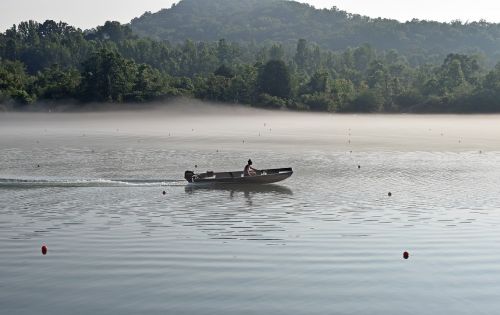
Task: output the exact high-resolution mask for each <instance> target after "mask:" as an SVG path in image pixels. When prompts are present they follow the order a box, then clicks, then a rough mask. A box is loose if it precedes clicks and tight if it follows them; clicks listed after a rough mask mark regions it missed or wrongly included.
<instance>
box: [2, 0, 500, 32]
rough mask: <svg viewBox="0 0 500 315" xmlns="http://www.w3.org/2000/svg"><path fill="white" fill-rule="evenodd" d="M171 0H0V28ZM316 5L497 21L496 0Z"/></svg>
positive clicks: (119, 17) (75, 21) (125, 18)
mask: <svg viewBox="0 0 500 315" xmlns="http://www.w3.org/2000/svg"><path fill="white" fill-rule="evenodd" d="M234 1H238V0H234ZM174 2H177V1H174V0H84V1H82V0H80V1H74V0H0V30H1V31H4V30H5V29H7V28H9V27H11V26H12V25H13V24H17V23H19V22H20V21H26V20H30V19H31V20H36V21H44V20H46V19H52V20H56V21H60V20H62V21H65V22H67V23H68V24H70V25H74V26H77V27H80V28H82V29H88V28H93V27H95V26H97V25H102V24H103V23H104V22H105V21H106V20H115V21H120V22H122V23H127V22H129V21H130V20H131V19H132V18H134V17H138V16H140V15H142V14H143V13H144V12H146V11H151V12H156V11H158V10H160V9H162V8H169V7H170V6H171V5H172V3H174ZM300 2H307V3H309V4H311V5H314V6H315V7H317V8H331V7H333V6H336V7H338V8H339V9H342V10H346V11H348V12H350V13H357V14H362V15H368V16H371V17H385V18H393V19H397V20H400V21H406V20H411V19H413V18H418V19H422V20H423V19H427V20H436V21H446V22H449V21H452V20H462V21H478V20H481V19H484V20H487V21H489V22H500V1H498V0H474V1H472V0H377V1H374V0H301V1H300Z"/></svg>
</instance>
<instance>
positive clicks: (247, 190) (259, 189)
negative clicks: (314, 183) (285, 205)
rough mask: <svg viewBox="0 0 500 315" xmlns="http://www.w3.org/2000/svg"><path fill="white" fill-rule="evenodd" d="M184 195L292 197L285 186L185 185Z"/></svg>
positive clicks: (291, 193) (289, 190)
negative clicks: (217, 194)
mask: <svg viewBox="0 0 500 315" xmlns="http://www.w3.org/2000/svg"><path fill="white" fill-rule="evenodd" d="M185 191H186V193H188V194H193V193H196V192H201V193H206V192H209V191H228V192H230V194H229V196H230V197H231V198H232V197H233V196H234V194H235V193H238V192H243V193H244V194H245V197H247V196H250V195H251V194H276V195H293V192H292V190H291V189H290V188H288V187H286V186H281V185H276V184H271V185H234V184H233V185H231V184H228V185H224V184H219V185H186V188H185Z"/></svg>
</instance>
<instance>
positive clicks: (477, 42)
mask: <svg viewBox="0 0 500 315" xmlns="http://www.w3.org/2000/svg"><path fill="white" fill-rule="evenodd" d="M130 25H131V27H132V29H133V30H134V31H135V32H136V33H137V34H139V35H141V36H147V37H152V38H155V39H162V40H168V41H171V42H182V41H184V40H186V39H192V40H195V41H214V40H218V39H220V38H225V39H226V40H229V41H237V42H257V43H261V42H265V41H276V42H282V43H290V44H295V43H296V41H297V39H299V38H304V39H307V40H308V41H310V42H315V43H317V44H318V45H320V46H321V47H323V48H327V49H332V50H343V49H345V48H347V47H358V46H360V45H362V44H365V43H368V44H370V45H372V46H373V47H375V48H377V49H381V50H387V49H396V50H398V51H399V52H400V53H403V54H405V55H407V56H412V58H413V59H414V60H417V61H418V59H419V57H418V56H424V55H427V56H426V59H428V57H429V56H428V55H429V54H434V55H437V56H439V57H442V56H444V55H445V54H448V53H450V52H457V53H468V54H471V53H479V54H485V55H486V56H487V57H489V58H490V59H495V60H498V59H499V57H500V55H499V53H498V52H499V51H500V25H499V24H490V23H486V22H474V23H467V24H464V23H462V22H459V21H457V22H453V23H439V22H432V21H420V20H413V21H411V22H406V23H400V22H398V21H395V20H389V19H372V18H369V17H366V16H360V15H356V14H351V13H347V12H345V11H341V10H339V9H337V8H332V9H329V10H326V9H323V10H319V9H315V8H314V7H312V6H310V5H307V4H302V3H298V2H292V1H283V0H240V1H234V0H182V1H181V2H180V3H179V4H177V5H174V6H172V7H171V8H170V9H164V10H161V11H159V12H157V13H146V14H144V15H143V16H141V17H139V18H136V19H134V20H132V22H131V24H130Z"/></svg>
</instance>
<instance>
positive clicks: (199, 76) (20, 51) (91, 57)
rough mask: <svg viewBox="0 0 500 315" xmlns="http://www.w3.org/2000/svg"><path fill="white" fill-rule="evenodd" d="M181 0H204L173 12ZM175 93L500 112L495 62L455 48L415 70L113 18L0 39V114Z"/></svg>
mask: <svg viewBox="0 0 500 315" xmlns="http://www.w3.org/2000/svg"><path fill="white" fill-rule="evenodd" d="M218 1H222V0H214V3H215V2H218ZM184 2H187V3H209V2H208V1H207V2H205V1H201V0H197V1H195V0H184V1H182V2H181V3H180V4H179V5H177V7H179V6H181V5H184V4H183V3H184ZM260 2H262V3H269V1H266V2H265V0H260V1H257V0H248V2H246V1H241V3H247V4H248V5H249V6H251V5H253V4H254V3H260ZM210 3H212V2H210ZM238 3H240V2H238ZM240 5H241V4H240ZM293 5H294V6H298V5H297V4H293ZM300 6H302V5H300ZM326 12H330V11H326ZM186 27H187V26H186ZM193 27H194V26H193ZM186 36H187V35H186ZM178 96H182V97H192V98H198V99H201V100H208V101H216V102H226V103H238V104H245V105H250V106H256V107H262V108H273V109H292V110H313V111H330V112H500V65H498V66H495V67H490V66H488V64H487V63H486V62H485V60H484V58H482V57H481V55H478V54H464V53H457V52H453V51H450V53H449V54H447V55H445V56H444V57H443V58H442V59H441V60H440V61H439V62H438V63H435V62H432V60H431V59H428V60H425V62H424V61H422V62H420V63H417V64H414V63H412V62H410V61H409V57H408V56H407V55H406V54H404V53H400V52H398V51H397V50H395V49H377V48H375V47H374V46H373V45H370V44H363V45H359V46H357V47H348V48H346V49H342V50H332V49H328V48H325V47H324V46H320V45H319V44H317V43H315V42H311V41H308V40H307V39H301V38H297V39H295V41H294V43H293V46H291V45H290V44H289V43H281V42H273V41H267V42H263V43H256V42H248V43H244V42H237V41H228V40H225V39H218V40H215V41H193V40H190V39H186V40H184V41H182V42H169V41H162V40H158V39H151V38H147V37H141V36H139V35H138V34H136V33H135V32H134V31H133V29H132V27H131V26H130V25H121V24H120V23H118V22H107V23H105V25H103V26H99V27H97V28H95V29H91V30H85V31H82V30H80V29H77V28H74V27H72V26H70V25H67V24H65V23H62V22H54V21H50V20H49V21H46V22H44V23H37V22H33V21H29V22H22V23H20V24H19V25H17V26H13V27H12V28H10V29H8V30H6V31H5V32H4V33H2V34H0V110H2V109H4V110H10V109H12V110H25V109H33V108H37V109H42V110H50V109H55V108H57V107H58V106H59V105H60V104H68V103H71V104H73V108H80V107H84V106H87V105H86V104H89V103H93V104H98V105H95V106H100V107H102V108H106V107H109V106H110V104H115V105H113V107H116V106H119V104H123V103H134V104H143V103H146V102H150V101H158V100H165V99H169V98H171V97H178ZM139 106H140V105H139Z"/></svg>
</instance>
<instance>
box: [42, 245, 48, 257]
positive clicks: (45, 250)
mask: <svg viewBox="0 0 500 315" xmlns="http://www.w3.org/2000/svg"><path fill="white" fill-rule="evenodd" d="M42 255H44V256H45V255H47V246H46V245H42Z"/></svg>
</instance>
